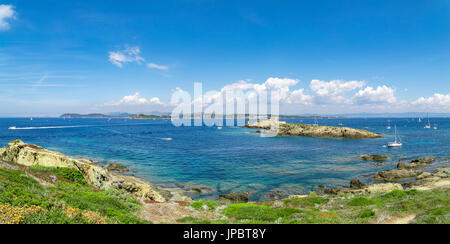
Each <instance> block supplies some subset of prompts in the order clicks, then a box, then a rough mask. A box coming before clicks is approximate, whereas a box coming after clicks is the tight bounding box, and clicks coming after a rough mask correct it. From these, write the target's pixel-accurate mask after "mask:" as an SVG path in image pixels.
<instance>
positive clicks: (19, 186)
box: [0, 168, 149, 224]
mask: <svg viewBox="0 0 450 244" xmlns="http://www.w3.org/2000/svg"><path fill="white" fill-rule="evenodd" d="M34 170H38V169H36V168H34ZM45 170H49V169H45ZM51 170H55V169H51ZM57 172H69V171H61V170H58V171H57ZM74 175H75V178H71V177H72V176H74ZM66 176H67V177H68V178H69V179H73V181H74V182H66V181H59V180H58V181H56V182H55V187H44V186H41V185H39V183H37V182H36V181H35V180H34V179H33V178H32V177H30V176H29V175H27V174H26V173H25V172H23V171H18V170H8V169H0V206H4V208H7V206H10V207H9V208H11V207H12V208H17V209H13V210H14V211H20V210H18V209H20V208H27V207H29V206H34V207H39V208H40V209H41V210H42V211H39V212H33V213H27V212H24V214H23V216H22V217H21V219H20V221H18V222H19V223H24V224H31V223H33V224H39V223H45V224H48V223H52V224H85V223H102V222H103V221H102V220H104V222H106V223H121V224H143V223H149V222H148V221H144V220H142V219H140V218H139V217H137V216H136V215H135V214H136V213H138V212H139V211H140V209H141V204H140V202H139V201H137V200H136V199H134V198H133V197H131V196H130V195H129V194H127V193H126V192H124V191H121V190H108V191H99V190H97V189H94V188H92V187H90V186H87V185H85V184H83V182H82V181H81V182H80V181H79V180H78V179H77V177H76V174H72V173H69V174H67V175H66ZM75 182H77V183H75ZM69 209H72V210H74V212H76V214H69V213H68V210H69ZM22 212H23V211H22Z"/></svg>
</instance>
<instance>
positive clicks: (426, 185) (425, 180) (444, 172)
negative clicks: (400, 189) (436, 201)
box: [404, 167, 450, 190]
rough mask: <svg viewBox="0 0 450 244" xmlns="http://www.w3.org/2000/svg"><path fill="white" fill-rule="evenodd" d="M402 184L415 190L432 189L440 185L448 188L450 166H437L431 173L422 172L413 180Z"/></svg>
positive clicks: (449, 183) (449, 185)
mask: <svg viewBox="0 0 450 244" xmlns="http://www.w3.org/2000/svg"><path fill="white" fill-rule="evenodd" d="M404 185H405V186H406V187H408V188H414V189H417V190H433V189H436V188H442V187H447V188H448V187H450V168H448V167H441V168H437V169H435V170H434V172H433V173H429V172H423V173H422V174H420V175H419V176H417V178H416V180H415V181H413V182H410V183H406V184H404Z"/></svg>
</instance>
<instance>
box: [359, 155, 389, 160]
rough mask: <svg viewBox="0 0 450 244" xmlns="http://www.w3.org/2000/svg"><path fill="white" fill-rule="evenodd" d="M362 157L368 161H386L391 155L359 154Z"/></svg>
mask: <svg viewBox="0 0 450 244" xmlns="http://www.w3.org/2000/svg"><path fill="white" fill-rule="evenodd" d="M359 158H360V159H362V160H366V161H385V160H388V159H389V157H388V156H385V155H377V154H366V155H361V156H359Z"/></svg>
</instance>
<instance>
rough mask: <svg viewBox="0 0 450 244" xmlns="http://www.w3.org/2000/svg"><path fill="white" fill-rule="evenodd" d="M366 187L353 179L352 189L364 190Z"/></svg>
mask: <svg viewBox="0 0 450 244" xmlns="http://www.w3.org/2000/svg"><path fill="white" fill-rule="evenodd" d="M365 186H366V184H364V183H362V182H361V181H360V180H356V179H353V180H352V181H350V188H351V189H363V188H364V187H365Z"/></svg>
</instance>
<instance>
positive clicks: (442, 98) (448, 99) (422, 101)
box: [412, 93, 450, 106]
mask: <svg viewBox="0 0 450 244" xmlns="http://www.w3.org/2000/svg"><path fill="white" fill-rule="evenodd" d="M412 104H414V105H438V106H450V93H449V94H447V95H444V94H440V93H435V94H434V95H433V96H431V97H428V98H425V97H421V98H419V99H417V100H416V101H414V102H412Z"/></svg>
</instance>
